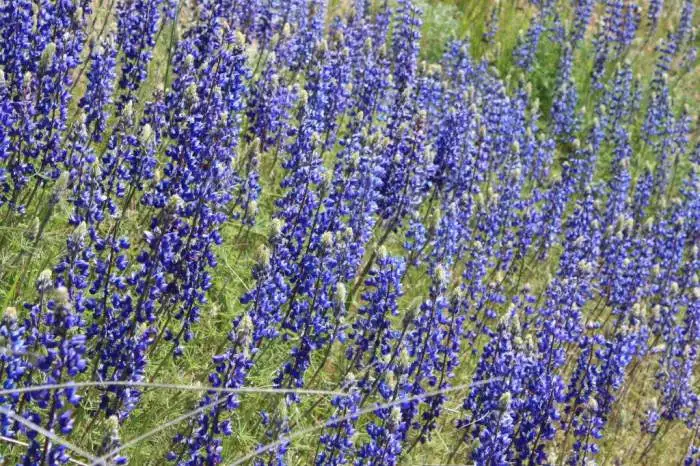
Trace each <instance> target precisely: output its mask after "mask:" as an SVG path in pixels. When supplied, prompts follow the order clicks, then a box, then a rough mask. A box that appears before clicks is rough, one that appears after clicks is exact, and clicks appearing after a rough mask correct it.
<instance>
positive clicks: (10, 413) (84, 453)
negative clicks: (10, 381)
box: [0, 406, 97, 461]
mask: <svg viewBox="0 0 700 466" xmlns="http://www.w3.org/2000/svg"><path fill="white" fill-rule="evenodd" d="M0 413H2V414H3V415H5V416H7V417H9V418H11V419H14V420H15V422H18V423H19V424H22V425H24V426H25V427H28V428H29V429H31V430H33V431H35V432H37V433H39V434H41V435H43V436H44V437H46V438H47V439H49V440H52V441H54V442H55V443H57V444H59V445H62V446H64V447H66V448H67V449H69V450H70V451H72V452H73V453H77V454H78V455H80V456H83V457H85V458H87V459H88V460H89V461H95V460H96V459H97V457H96V456H94V455H92V454H91V453H88V452H87V451H85V450H83V449H82V448H80V447H78V446H76V445H73V444H72V443H70V442H69V441H67V440H63V439H62V438H61V437H58V436H57V435H56V434H54V433H53V432H50V431H48V430H46V429H44V428H43V427H41V426H40V425H37V424H34V423H33V422H32V421H30V420H28V419H25V418H23V417H22V416H20V415H18V414H16V413H15V412H14V411H11V410H9V409H7V408H5V407H3V406H0Z"/></svg>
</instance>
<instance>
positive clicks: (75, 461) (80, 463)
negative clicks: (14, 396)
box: [0, 435, 89, 466]
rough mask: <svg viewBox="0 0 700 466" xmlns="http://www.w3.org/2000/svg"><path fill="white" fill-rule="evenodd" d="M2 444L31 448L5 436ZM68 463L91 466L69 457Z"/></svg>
mask: <svg viewBox="0 0 700 466" xmlns="http://www.w3.org/2000/svg"><path fill="white" fill-rule="evenodd" d="M0 442H7V443H11V444H13V445H19V446H21V447H28V446H29V444H28V443H26V442H22V441H20V440H17V439H13V438H10V437H5V436H3V435H0ZM68 462H69V463H73V464H77V465H78V466H89V465H88V464H87V463H83V462H82V461H78V460H75V459H73V458H71V457H68Z"/></svg>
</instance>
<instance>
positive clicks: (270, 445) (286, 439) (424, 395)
mask: <svg viewBox="0 0 700 466" xmlns="http://www.w3.org/2000/svg"><path fill="white" fill-rule="evenodd" d="M500 379H501V377H496V378H492V379H487V380H480V381H478V382H472V383H468V384H463V385H456V386H454V387H447V388H443V389H442V390H436V391H433V392H426V393H422V394H420V395H414V396H410V397H406V398H402V399H399V400H396V401H392V402H390V403H384V404H381V405H376V406H374V407H371V408H365V409H361V410H359V411H356V412H354V413H351V414H349V415H347V416H343V417H340V418H338V419H333V420H331V421H327V422H323V423H321V424H316V425H315V426H313V427H309V428H306V429H303V430H300V431H298V432H296V433H294V434H291V435H289V436H287V437H282V438H280V439H279V440H277V441H275V442H272V443H268V444H267V445H264V446H262V447H260V448H258V449H256V450H255V451H253V452H251V453H248V454H247V455H245V456H241V457H239V458H237V459H235V460H234V461H233V463H231V464H229V466H237V465H239V464H242V463H244V462H246V461H248V460H249V459H252V458H254V457H256V456H258V455H260V454H262V453H265V452H267V451H270V450H272V449H275V448H277V447H279V446H281V445H283V444H285V443H287V442H291V441H292V440H294V439H296V438H299V437H303V436H305V435H307V434H310V433H312V432H315V431H317V430H319V429H324V428H326V427H330V426H333V425H335V424H338V423H341V422H345V421H348V420H351V419H353V418H356V417H359V416H362V415H363V414H369V413H372V412H374V411H378V410H380V409H386V408H391V407H393V406H399V405H401V404H403V403H406V402H409V401H415V400H420V399H422V398H429V397H433V396H436V395H441V394H444V393H449V392H455V391H458V390H463V389H465V388H470V387H476V386H479V385H486V384H488V383H491V382H496V381H498V380H500Z"/></svg>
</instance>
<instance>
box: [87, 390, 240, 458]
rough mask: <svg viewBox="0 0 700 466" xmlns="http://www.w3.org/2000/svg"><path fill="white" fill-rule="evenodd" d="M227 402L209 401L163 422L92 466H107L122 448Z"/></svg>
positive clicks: (107, 454) (124, 448)
mask: <svg viewBox="0 0 700 466" xmlns="http://www.w3.org/2000/svg"><path fill="white" fill-rule="evenodd" d="M225 402H226V398H222V399H220V400H217V401H213V402H211V403H208V404H206V405H204V406H200V407H199V408H197V409H195V410H192V411H190V412H188V413H185V414H183V415H181V416H178V417H176V418H175V419H173V420H172V421H168V422H166V423H165V424H161V425H159V426H158V427H156V428H155V429H152V430H149V431H148V432H146V433H144V434H142V435H139V436H138V437H136V438H134V439H131V440H129V441H128V442H126V443H125V444H123V445H121V446H120V447H118V448H115V449H114V450H112V451H110V452H109V453H106V454H105V455H102V456H100V457H99V458H95V460H94V461H93V462H92V463H90V466H105V465H107V461H108V460H109V459H110V458H113V457H114V456H116V455H117V454H119V453H120V452H121V451H122V450H126V449H127V448H129V447H132V446H134V445H136V444H137V443H140V442H142V441H143V440H146V439H148V438H150V437H152V436H154V435H156V434H157V433H159V432H162V431H163V430H165V429H167V428H168V427H171V426H174V425H175V424H179V423H180V422H182V421H184V420H187V419H189V418H191V417H194V416H196V415H198V414H199V413H201V412H203V411H206V410H207V409H210V408H213V407H215V406H217V405H220V404H224V403H225Z"/></svg>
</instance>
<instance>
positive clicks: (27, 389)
mask: <svg viewBox="0 0 700 466" xmlns="http://www.w3.org/2000/svg"><path fill="white" fill-rule="evenodd" d="M112 386H121V387H124V386H127V387H151V388H163V389H169V390H191V391H195V392H217V393H296V394H299V395H332V396H346V397H347V396H350V395H349V394H348V393H345V392H340V391H333V390H312V389H303V388H298V389H294V388H256V387H241V388H224V387H207V386H198V385H181V384H174V383H150V382H129V381H122V380H116V381H113V382H110V381H104V382H71V383H62V384H47V385H33V386H31V387H20V388H10V389H6V390H0V396H1V395H8V394H13V393H15V394H16V393H28V392H38V391H42V390H52V389H60V388H81V387H112ZM0 408H1V407H0Z"/></svg>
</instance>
